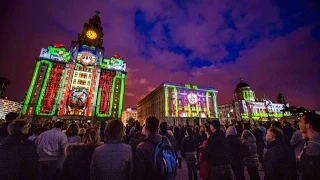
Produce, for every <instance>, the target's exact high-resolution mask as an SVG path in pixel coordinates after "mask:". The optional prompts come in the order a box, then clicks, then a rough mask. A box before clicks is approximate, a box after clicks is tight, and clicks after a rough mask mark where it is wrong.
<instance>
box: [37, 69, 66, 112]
mask: <svg viewBox="0 0 320 180" xmlns="http://www.w3.org/2000/svg"><path fill="white" fill-rule="evenodd" d="M63 70H64V65H63V64H53V67H52V70H51V73H50V77H49V82H48V84H47V88H46V91H45V93H44V96H43V103H42V106H41V113H50V112H52V110H53V109H52V108H53V105H54V103H55V99H56V96H57V93H58V90H59V84H60V80H61V77H62V73H63Z"/></svg>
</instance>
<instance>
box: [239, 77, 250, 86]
mask: <svg viewBox="0 0 320 180" xmlns="http://www.w3.org/2000/svg"><path fill="white" fill-rule="evenodd" d="M244 87H250V86H249V84H248V83H246V82H244V81H243V79H242V78H241V79H240V82H239V83H238V84H237V88H244Z"/></svg>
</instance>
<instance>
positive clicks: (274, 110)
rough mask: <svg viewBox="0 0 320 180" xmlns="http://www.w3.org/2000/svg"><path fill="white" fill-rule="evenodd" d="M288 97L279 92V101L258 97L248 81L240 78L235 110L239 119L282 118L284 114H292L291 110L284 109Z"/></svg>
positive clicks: (261, 119)
mask: <svg viewBox="0 0 320 180" xmlns="http://www.w3.org/2000/svg"><path fill="white" fill-rule="evenodd" d="M286 101H287V99H286V98H285V97H284V96H283V94H281V93H279V95H278V96H277V102H278V103H274V102H272V101H270V100H268V99H267V98H263V99H258V98H256V94H255V92H254V91H253V90H252V89H251V87H250V86H249V84H248V83H246V82H244V80H243V79H240V82H239V83H238V84H237V86H236V89H235V90H234V112H235V117H236V120H237V121H241V120H246V121H248V120H256V121H267V120H280V119H281V117H283V116H290V115H291V114H290V112H286V111H284V110H285V109H286V107H289V104H285V103H286Z"/></svg>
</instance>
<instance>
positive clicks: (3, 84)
mask: <svg viewBox="0 0 320 180" xmlns="http://www.w3.org/2000/svg"><path fill="white" fill-rule="evenodd" d="M9 85H10V80H9V79H7V78H4V77H0V98H4V97H5V96H4V93H5V92H6V89H7V87H8V86H9Z"/></svg>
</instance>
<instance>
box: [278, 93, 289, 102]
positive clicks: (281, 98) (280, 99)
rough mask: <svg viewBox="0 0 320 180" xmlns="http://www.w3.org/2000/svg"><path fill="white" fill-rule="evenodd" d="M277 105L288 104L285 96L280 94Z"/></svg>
mask: <svg viewBox="0 0 320 180" xmlns="http://www.w3.org/2000/svg"><path fill="white" fill-rule="evenodd" d="M277 103H279V104H287V98H286V97H285V96H284V95H283V94H281V93H279V94H278V96H277Z"/></svg>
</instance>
